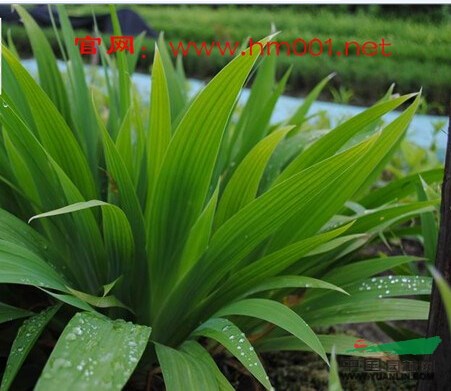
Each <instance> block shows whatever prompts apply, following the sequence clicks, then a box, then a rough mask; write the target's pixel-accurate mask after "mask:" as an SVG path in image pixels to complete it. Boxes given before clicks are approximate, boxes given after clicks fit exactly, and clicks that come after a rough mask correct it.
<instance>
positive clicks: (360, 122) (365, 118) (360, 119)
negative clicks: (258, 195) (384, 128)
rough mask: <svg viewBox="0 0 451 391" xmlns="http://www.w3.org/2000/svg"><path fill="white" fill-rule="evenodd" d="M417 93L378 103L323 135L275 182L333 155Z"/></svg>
mask: <svg viewBox="0 0 451 391" xmlns="http://www.w3.org/2000/svg"><path fill="white" fill-rule="evenodd" d="M414 95H415V94H409V95H405V96H401V97H399V98H396V99H393V100H390V101H388V102H382V103H379V104H376V105H374V106H372V107H370V108H369V109H367V110H365V111H364V112H362V113H360V114H357V115H356V116H354V117H352V118H351V119H349V120H348V121H345V122H344V123H342V124H340V125H339V126H337V127H336V128H335V129H333V130H332V131H331V132H329V133H328V134H326V135H324V136H323V137H321V138H320V139H319V140H318V141H317V142H315V143H314V144H313V145H311V146H310V147H309V148H308V149H307V150H306V151H304V152H303V153H301V154H300V155H299V156H298V157H297V158H296V159H294V160H293V161H292V162H291V163H290V164H289V165H288V167H287V168H286V169H285V170H284V171H283V172H282V174H281V175H280V176H279V177H278V178H277V180H276V182H275V183H280V182H281V181H283V180H285V179H287V178H289V177H290V176H291V175H294V174H295V173H297V172H299V171H301V170H303V169H305V168H307V167H309V166H311V165H312V164H314V163H317V162H318V161H320V160H322V159H326V158H327V157H329V156H332V155H333V154H334V153H336V152H337V151H339V150H340V148H341V147H342V146H343V145H344V144H345V143H346V142H347V141H349V140H350V139H351V138H352V137H354V136H355V135H356V134H358V133H359V132H360V131H361V130H362V129H364V128H365V126H366V125H368V124H369V123H371V122H373V121H375V120H377V119H379V118H381V117H382V116H383V115H384V114H386V113H388V112H390V111H392V110H394V109H396V108H397V107H398V106H400V105H401V104H402V103H404V102H406V101H407V100H409V99H410V98H412V96H414Z"/></svg>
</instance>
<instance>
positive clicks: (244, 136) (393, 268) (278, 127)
mask: <svg viewBox="0 0 451 391" xmlns="http://www.w3.org/2000/svg"><path fill="white" fill-rule="evenodd" d="M18 9H19V12H20V13H21V16H22V19H23V20H24V23H25V27H26V29H27V33H28V34H29V38H30V41H31V45H32V47H33V51H34V54H35V57H36V59H37V62H38V68H39V84H38V83H37V82H36V81H35V80H34V79H33V77H32V76H30V75H29V74H28V73H27V71H26V70H25V69H24V68H23V66H22V65H21V63H20V59H19V58H18V57H17V56H16V54H15V52H14V50H12V48H10V49H8V48H7V47H4V48H3V72H4V74H3V92H2V104H1V105H0V123H1V125H2V129H1V137H0V141H1V143H0V179H1V182H0V201H1V204H0V205H1V209H0V215H1V218H0V283H1V284H0V289H1V291H2V292H3V295H2V297H5V300H6V301H7V302H6V303H0V315H1V317H0V321H1V322H2V326H3V324H9V322H11V321H12V320H14V322H17V323H15V324H16V325H17V324H20V323H19V321H18V320H17V319H21V318H27V321H26V322H24V323H23V324H22V325H21V326H20V328H19V329H18V330H17V329H16V330H14V331H13V332H11V333H10V334H9V333H8V334H5V335H8V336H9V338H8V340H7V341H6V342H3V343H4V345H5V346H3V348H4V349H5V350H8V349H11V350H10V354H9V356H8V357H7V358H6V357H5V358H6V360H7V363H6V367H5V370H4V375H3V380H2V385H1V387H2V390H3V389H5V390H6V389H10V388H11V387H14V384H15V383H13V382H14V379H15V378H16V375H17V374H18V372H19V370H20V368H21V367H22V365H23V364H24V363H25V362H26V361H27V360H29V359H31V356H30V357H28V353H29V352H31V351H32V349H40V347H41V346H40V344H39V342H40V341H42V339H41V335H43V334H44V333H47V334H46V337H47V338H50V339H51V341H52V343H51V345H52V346H53V345H54V348H52V349H51V351H49V350H48V349H47V350H45V351H44V352H43V354H42V355H41V357H44V358H45V363H42V362H41V364H42V366H43V370H42V373H41V375H40V377H39V379H38V380H37V382H36V384H34V382H33V384H29V385H28V386H35V389H36V390H43V389H45V390H60V389H61V387H65V388H66V389H80V388H86V389H91V388H98V389H105V390H109V389H112V388H117V389H120V388H122V387H123V386H124V385H125V384H126V382H127V381H128V380H129V379H130V378H132V379H133V380H135V379H136V378H139V376H140V374H146V375H145V376H146V378H149V376H150V375H149V374H152V373H154V372H153V371H152V370H153V369H154V368H158V367H160V368H161V371H162V374H163V378H164V382H165V387H166V389H167V390H169V391H172V390H174V391H177V390H180V389H184V390H193V391H194V390H196V391H197V390H216V389H218V390H219V389H221V390H222V389H229V390H230V389H233V388H232V386H231V385H230V383H229V382H228V380H227V379H226V378H225V377H224V375H223V374H222V373H221V372H220V370H219V369H218V367H217V365H216V363H215V361H214V356H215V355H216V354H217V352H221V353H222V352H227V353H225V354H227V355H231V356H234V357H236V359H237V360H238V361H239V362H240V363H241V364H242V366H243V367H244V368H245V369H246V371H248V372H249V373H250V374H252V375H253V376H254V377H255V379H256V380H257V381H258V382H259V383H260V384H261V387H263V388H264V389H268V390H269V389H271V384H270V381H269V378H268V376H267V374H266V371H265V368H264V366H263V364H262V362H261V360H260V357H259V352H260V351H263V350H265V351H278V350H283V349H285V347H286V343H287V341H289V343H290V346H292V347H293V348H294V347H295V348H296V349H298V350H309V351H313V352H315V353H316V354H317V355H318V356H319V357H321V358H322V359H323V360H324V361H325V362H326V363H329V357H328V354H331V352H332V350H333V349H335V352H336V354H345V353H346V350H348V349H349V348H348V346H349V344H350V342H349V337H346V336H343V335H339V334H337V335H332V336H329V335H324V334H323V333H321V330H324V329H325V328H327V327H329V326H333V325H336V324H353V323H365V322H387V321H395V320H406V319H423V320H424V319H427V316H428V311H429V305H428V303H427V301H426V300H424V299H425V298H427V297H428V295H429V294H430V290H431V283H432V278H431V277H428V276H423V277H422V278H421V279H419V278H417V276H416V275H417V274H418V273H417V270H416V268H415V266H414V265H415V263H416V262H417V261H418V260H419V259H418V258H416V257H412V256H393V257H391V256H389V257H376V258H371V259H366V258H365V257H361V256H359V253H358V250H359V249H361V248H363V247H364V246H366V245H368V244H370V243H378V242H380V241H382V242H384V241H385V237H384V233H386V232H391V233H394V234H396V235H398V236H399V237H404V236H407V237H415V238H420V239H423V235H424V232H425V231H424V230H422V226H421V223H420V221H427V225H428V229H430V228H431V225H432V224H433V222H434V220H433V219H431V218H430V217H431V216H434V214H435V213H436V207H437V204H438V203H439V198H438V196H437V195H436V194H434V192H433V191H429V190H430V188H431V187H433V186H434V184H435V183H436V182H437V181H438V180H439V179H437V178H438V176H439V174H440V170H441V169H440V168H439V169H435V170H427V171H421V172H420V174H421V177H420V176H419V175H418V173H415V174H412V175H410V176H407V177H402V178H400V179H399V180H396V181H393V182H391V183H390V184H389V185H387V186H382V187H380V186H378V180H379V178H380V177H381V175H382V173H383V172H384V168H385V167H386V166H387V165H388V163H389V162H390V160H391V159H392V158H393V156H394V154H395V153H396V151H397V150H398V148H399V147H400V145H401V143H402V140H403V137H404V136H405V133H406V130H407V127H408V125H409V123H410V121H411V119H412V117H413V116H414V115H415V112H416V110H417V109H418V106H419V103H420V97H421V94H420V93H411V94H407V95H401V96H396V95H394V94H393V91H392V89H390V90H389V91H388V92H387V93H386V94H384V95H383V96H382V98H381V99H380V100H379V101H378V102H377V103H376V104H374V105H373V106H372V107H370V108H368V109H367V110H365V111H364V112H362V113H361V114H359V115H357V116H355V117H352V118H350V119H347V120H345V121H343V122H342V123H340V124H339V125H338V126H337V127H335V128H333V129H328V131H327V132H324V129H323V128H321V127H320V128H318V127H314V126H313V127H312V125H311V124H307V119H308V118H309V117H308V114H309V108H310V106H311V104H312V103H313V101H314V100H315V99H316V98H317V97H318V95H319V94H320V92H321V90H322V89H324V88H325V86H326V85H327V83H328V82H329V80H330V78H329V77H327V78H325V79H324V80H323V81H322V82H321V83H320V84H319V85H317V86H316V87H315V88H314V89H313V90H312V91H311V93H310V94H309V97H308V98H307V99H306V100H305V102H304V103H303V104H302V105H301V106H300V107H299V108H298V109H297V111H296V112H295V113H294V114H293V116H292V117H291V118H289V119H287V120H286V121H284V122H283V123H279V124H275V125H274V124H271V123H270V118H271V114H272V112H273V110H274V107H275V103H276V102H277V99H278V98H279V96H280V95H281V94H282V93H283V91H284V87H285V83H286V81H287V80H288V78H289V76H290V71H289V70H288V71H286V73H285V75H284V77H283V78H282V79H280V80H279V79H278V78H276V73H277V72H276V71H277V58H276V57H274V56H271V57H266V58H258V57H259V55H258V53H254V54H253V55H249V56H238V57H237V58H235V59H234V60H232V61H231V62H230V63H229V64H228V65H227V66H225V67H224V68H223V69H222V70H221V71H220V72H219V73H218V74H217V75H216V76H215V78H213V80H211V81H210V83H209V84H208V85H207V86H206V87H205V88H204V89H203V90H202V91H201V92H200V93H199V94H198V95H197V96H196V97H195V98H194V99H191V100H190V99H188V98H187V93H186V87H187V83H186V79H185V77H184V72H183V69H182V68H181V66H180V63H179V64H178V66H174V65H173V63H172V61H171V58H170V56H169V54H168V52H167V50H166V46H165V42H164V41H163V40H162V39H160V41H159V44H158V47H159V50H157V51H155V57H154V62H153V66H152V91H151V96H150V106H149V107H144V105H143V104H142V103H141V98H140V97H139V95H138V94H137V92H136V90H135V89H134V88H133V86H132V84H131V81H130V78H129V75H130V74H131V73H133V72H134V70H135V65H136V62H135V61H130V58H127V57H126V55H125V54H124V53H118V55H117V56H116V57H112V56H107V55H106V53H105V48H102V49H101V50H102V51H101V58H102V64H103V68H102V70H103V71H104V75H105V78H104V86H105V88H103V89H102V88H100V86H99V85H96V84H88V82H87V79H86V69H85V66H84V63H83V59H82V57H81V55H80V54H79V52H78V50H77V48H76V47H75V46H74V45H73V41H74V32H73V31H72V29H71V26H70V23H69V21H68V18H67V13H66V10H65V8H64V7H63V6H58V10H59V13H60V18H61V21H62V28H61V31H58V32H57V34H58V36H59V39H60V42H61V51H62V52H63V53H64V58H65V59H66V61H67V65H68V68H67V72H60V71H59V70H58V68H57V66H56V58H55V56H54V54H53V52H52V49H51V46H50V44H49V43H48V42H47V40H46V38H45V35H44V33H43V32H42V31H41V29H40V28H39V26H37V25H36V23H35V22H34V21H33V20H32V19H31V18H30V17H29V15H28V14H27V13H26V12H25V10H24V9H23V8H20V7H19V8H18ZM111 12H112V16H113V22H114V27H115V33H116V34H118V35H120V29H119V26H118V21H117V18H116V14H115V11H114V7H111ZM268 39H270V38H266V39H264V40H263V41H262V42H263V44H265V42H267V40H268ZM254 69H255V72H256V74H255V78H254V82H253V85H252V90H251V94H250V97H249V99H248V101H247V103H246V105H245V106H244V107H243V108H237V107H236V100H237V97H238V95H239V94H240V91H241V89H242V87H243V85H245V83H246V80H248V78H249V76H250V74H251V72H253V70H254ZM401 105H404V106H405V107H406V108H405V109H404V111H403V112H402V113H401V114H399V116H398V117H397V118H396V119H395V120H394V121H392V122H391V123H388V124H385V123H383V122H382V121H381V118H382V117H383V116H384V114H386V113H388V112H390V111H392V110H395V109H396V108H398V107H400V106H401ZM420 184H421V186H422V188H423V191H424V193H427V196H425V197H422V198H421V199H420V200H417V191H418V185H420ZM375 188H377V190H374V189H375ZM375 194H376V196H375ZM421 194H422V195H424V194H423V193H421ZM420 216H427V218H426V219H420V218H419V217H420ZM406 224H407V226H408V230H407V231H408V232H406ZM389 271H390V273H391V274H393V275H394V276H395V277H393V276H392V275H390V277H380V278H378V280H377V281H375V277H374V276H377V275H379V274H380V273H386V272H389ZM403 278H405V279H408V280H409V281H412V284H413V285H414V287H415V289H412V288H411V286H410V285H408V284H405V283H404V282H403V281H402V279H403ZM392 280H393V281H392ZM405 296H407V297H409V296H410V298H407V297H405ZM15 319H16V320H15ZM2 335H3V334H2ZM334 346H335V348H334ZM44 364H45V365H44ZM26 378H29V377H26ZM332 378H333V380H331V384H332V383H334V384H335V383H336V373H335V367H334V366H333V370H332ZM141 381H142V379H141ZM144 382H145V381H144ZM138 383H139V382H138Z"/></svg>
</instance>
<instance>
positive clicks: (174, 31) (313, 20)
mask: <svg viewBox="0 0 451 391" xmlns="http://www.w3.org/2000/svg"><path fill="white" fill-rule="evenodd" d="M133 7H134V9H135V10H136V11H137V12H138V13H139V14H140V15H142V16H143V17H144V19H145V20H146V21H147V22H148V23H149V24H150V25H151V26H152V27H153V28H155V29H156V30H157V31H164V32H165V37H166V40H167V41H180V40H181V41H184V42H187V41H190V40H191V41H195V42H198V43H200V42H202V41H207V42H209V41H210V42H211V41H212V40H221V41H225V40H232V41H242V40H244V39H246V38H247V37H248V36H251V37H253V38H254V39H255V38H257V37H262V36H265V35H267V34H268V33H269V32H270V26H271V23H274V24H275V26H276V28H277V29H278V30H281V32H282V33H281V34H280V36H279V37H278V39H280V40H282V41H283V40H287V41H292V40H293V39H296V38H298V37H303V38H304V39H306V40H307V41H308V40H310V39H312V38H315V37H318V38H319V39H321V40H322V41H325V40H326V39H328V38H331V39H332V40H333V42H334V47H342V46H344V44H345V42H346V41H353V40H356V41H358V42H362V43H363V42H365V41H368V40H372V41H377V42H379V41H380V39H381V38H382V37H384V38H385V39H386V40H387V41H389V42H391V43H392V45H393V46H392V49H393V53H394V54H393V56H392V57H388V58H386V57H381V56H375V57H356V56H350V57H347V58H345V57H340V58H337V57H328V56H320V57H301V58H300V57H286V56H281V57H280V58H279V59H278V65H277V69H278V74H279V76H280V75H281V74H282V73H283V72H284V70H286V69H287V68H288V67H289V66H293V70H292V75H291V77H290V80H289V82H288V89H287V90H288V92H290V93H292V94H299V93H301V94H306V93H307V92H308V91H309V90H311V89H312V88H313V87H314V86H315V85H316V84H317V83H318V82H319V81H320V80H321V79H322V78H324V77H325V76H326V75H328V74H330V73H331V72H337V77H336V78H335V79H334V80H333V82H332V83H331V86H333V87H335V88H339V87H342V86H345V87H346V88H348V89H350V90H351V91H353V93H354V94H353V96H354V98H353V99H352V100H351V103H356V104H368V103H370V102H372V101H374V100H376V99H377V97H379V96H381V95H382V94H383V93H384V92H385V90H386V89H387V88H388V86H389V85H390V84H391V83H392V82H396V83H397V86H398V89H399V91H402V92H408V91H412V90H418V89H419V88H421V87H423V94H424V96H425V97H426V100H427V101H428V102H430V105H429V107H428V109H429V112H435V113H437V112H438V113H441V114H444V113H445V110H446V104H447V100H448V99H449V96H448V92H449V88H450V87H451V85H450V80H451V71H450V69H449V67H448V64H449V61H450V55H449V50H447V48H448V47H449V46H450V44H451V42H450V38H449V37H450V36H451V27H450V26H451V24H450V23H449V18H447V17H443V18H442V19H440V20H438V21H436V20H435V21H434V22H433V23H429V19H427V20H426V19H425V20H424V21H423V22H422V21H421V20H418V18H416V19H413V18H412V19H409V17H408V16H406V15H404V16H400V17H398V18H396V17H387V16H386V15H385V14H383V13H382V12H378V13H371V12H365V11H366V9H365V8H361V9H360V10H359V11H357V12H356V13H349V12H343V10H342V9H340V8H333V7H314V6H313V7H312V6H298V7H292V6H289V7H276V8H270V9H268V8H264V7H236V6H219V7H216V8H214V9H212V8H211V7H209V6H138V5H135V6H133ZM401 8H402V7H400V9H401ZM74 11H75V12H77V13H79V14H83V13H85V14H86V13H87V14H89V13H90V12H91V9H90V8H89V7H87V8H85V9H83V8H82V9H80V7H77V8H74ZM98 11H101V12H103V13H104V12H105V11H104V10H101V8H98ZM369 11H370V10H369ZM411 11H412V10H409V12H411ZM406 13H407V11H406ZM5 30H6V29H5ZM12 31H13V36H14V37H17V38H15V40H16V41H18V42H17V43H19V45H20V46H21V47H22V45H24V42H26V39H25V37H24V35H23V34H21V33H20V31H19V29H18V28H14V29H13V30H12ZM48 35H49V36H51V37H52V40H53V42H54V44H55V45H54V46H55V47H56V41H55V38H54V34H53V32H52V31H51V30H49V31H48ZM335 45H336V46H335ZM144 46H145V47H146V48H147V49H146V54H147V58H146V59H145V60H140V67H142V69H146V68H147V66H148V65H149V64H150V63H151V60H152V55H153V49H152V48H153V43H152V42H151V41H148V40H146V41H145V42H144ZM230 59H231V57H230V56H228V57H221V56H219V55H212V56H211V57H208V58H207V57H206V56H201V57H198V56H196V55H195V54H194V53H193V54H190V55H189V56H188V57H187V58H185V59H184V64H185V68H186V71H187V74H188V75H190V76H193V77H199V78H210V77H211V76H212V75H214V74H215V73H217V72H218V71H219V70H220V69H221V68H222V67H223V66H225V64H227V63H228V62H229V61H230ZM322 97H323V98H325V99H332V98H333V97H332V96H331V94H329V93H327V92H326V91H325V92H324V93H323V95H322Z"/></svg>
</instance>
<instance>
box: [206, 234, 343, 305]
mask: <svg viewBox="0 0 451 391" xmlns="http://www.w3.org/2000/svg"><path fill="white" fill-rule="evenodd" d="M342 228H344V227H342ZM342 228H339V229H337V230H333V231H329V232H326V233H323V234H319V235H315V236H312V237H310V238H308V239H305V240H301V241H300V242H297V243H294V244H292V245H290V246H288V247H286V248H284V249H282V250H279V251H276V252H275V253H271V254H268V255H267V256H264V257H263V258H260V259H259V260H257V261H255V262H253V263H251V264H250V265H248V266H246V267H244V268H243V269H242V270H240V272H239V273H236V274H232V275H231V278H229V279H228V280H227V281H226V282H225V283H224V284H222V285H221V287H220V289H218V290H217V291H216V292H215V293H214V294H213V295H211V297H209V300H208V302H207V304H210V305H211V307H212V308H213V307H214V306H216V307H217V306H220V305H225V304H227V303H230V302H232V301H234V300H236V299H237V298H239V297H241V296H244V295H245V294H246V293H247V292H248V291H251V290H252V289H254V287H255V286H258V285H260V284H264V283H265V280H267V279H268V278H271V277H274V276H277V275H278V274H279V273H281V272H283V271H284V270H286V269H288V268H289V267H290V266H292V265H293V264H294V263H295V262H297V261H299V260H300V259H302V257H304V256H306V255H307V254H309V253H310V252H311V250H312V249H315V248H320V247H321V245H322V244H323V243H330V242H331V241H333V240H334V238H335V237H337V236H338V235H340V234H342V233H344V232H345V231H346V228H344V229H342ZM339 239H341V238H339ZM343 239H346V237H344V238H343ZM348 240H349V239H348Z"/></svg>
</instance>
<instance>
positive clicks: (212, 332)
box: [192, 318, 271, 390]
mask: <svg viewBox="0 0 451 391" xmlns="http://www.w3.org/2000/svg"><path fill="white" fill-rule="evenodd" d="M192 335H193V336H198V337H199V336H202V337H207V338H211V339H214V340H215V341H217V342H219V343H220V344H221V345H222V346H224V347H225V348H226V349H227V350H228V351H229V352H230V353H231V354H232V355H234V356H235V357H236V358H237V359H238V361H240V362H241V364H243V365H244V367H245V368H246V369H247V370H248V371H249V372H250V373H252V375H254V376H255V378H256V379H257V380H258V381H259V382H260V383H261V384H263V386H264V387H265V388H266V389H267V390H270V389H271V383H270V382H269V378H268V375H267V374H266V372H265V369H264V368H263V365H262V363H261V362H260V359H259V358H258V356H257V354H256V353H255V350H254V347H253V346H252V345H251V343H250V342H249V340H248V339H247V338H246V336H245V335H244V333H242V332H241V330H240V329H239V328H238V327H237V326H235V325H234V324H233V323H232V322H230V321H229V320H227V319H222V318H212V319H209V320H207V321H206V322H204V323H202V324H201V325H200V326H199V327H198V328H197V329H196V330H194V332H193V334H192Z"/></svg>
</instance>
